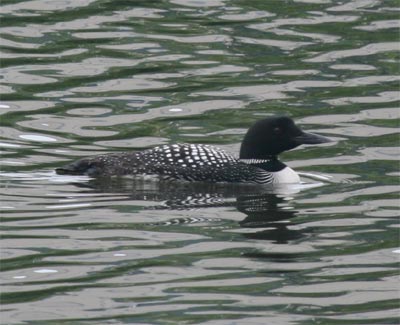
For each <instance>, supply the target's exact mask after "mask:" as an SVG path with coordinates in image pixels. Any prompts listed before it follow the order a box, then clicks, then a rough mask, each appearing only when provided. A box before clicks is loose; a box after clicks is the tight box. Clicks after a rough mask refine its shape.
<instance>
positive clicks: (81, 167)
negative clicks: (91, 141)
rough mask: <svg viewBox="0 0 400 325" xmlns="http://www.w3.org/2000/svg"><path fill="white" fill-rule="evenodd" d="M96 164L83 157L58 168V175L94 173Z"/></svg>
mask: <svg viewBox="0 0 400 325" xmlns="http://www.w3.org/2000/svg"><path fill="white" fill-rule="evenodd" d="M95 173H96V166H95V165H94V164H92V163H91V162H89V161H88V160H87V159H81V160H78V161H75V162H73V163H71V164H68V165H65V166H63V167H60V168H56V174H58V175H94V174H95Z"/></svg>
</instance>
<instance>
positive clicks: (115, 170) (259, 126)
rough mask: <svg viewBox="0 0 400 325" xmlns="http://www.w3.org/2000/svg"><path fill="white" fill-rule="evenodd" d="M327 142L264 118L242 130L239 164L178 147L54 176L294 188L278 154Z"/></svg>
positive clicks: (78, 166) (215, 151) (209, 150)
mask: <svg viewBox="0 0 400 325" xmlns="http://www.w3.org/2000/svg"><path fill="white" fill-rule="evenodd" d="M329 141H330V140H329V139H327V138H325V137H322V136H319V135H316V134H312V133H306V132H303V131H302V130H300V129H299V128H298V127H297V126H296V125H295V124H294V122H293V121H292V120H291V119H290V118H288V117H269V118H266V119H263V120H260V121H258V122H256V123H255V124H254V125H253V126H252V127H251V128H250V129H249V130H248V132H247V134H246V136H245V137H244V139H243V142H242V145H241V149H240V156H239V159H237V158H235V157H234V156H232V155H230V154H229V153H227V152H225V151H224V150H221V149H219V148H217V147H214V146H210V145H201V144H185V143H184V144H172V145H163V146H158V147H155V148H152V149H148V150H144V151H138V152H121V153H114V154H106V155H99V156H94V157H89V158H83V159H80V160H78V161H76V162H74V163H72V164H69V165H67V166H65V167H63V168H58V169H56V172H57V174H72V175H89V176H93V177H98V176H111V175H134V176H135V175H156V176H158V177H159V178H161V179H165V180H185V181H203V182H213V183H216V182H228V183H255V184H271V183H274V184H276V183H298V182H299V181H300V178H299V176H298V175H297V173H296V172H294V171H293V170H292V169H291V168H289V167H287V166H286V165H285V164H284V163H282V162H281V161H279V160H278V158H277V156H278V154H279V153H281V152H283V151H286V150H290V149H293V148H295V147H297V146H299V145H300V144H316V143H324V142H329Z"/></svg>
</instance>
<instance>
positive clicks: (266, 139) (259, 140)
mask: <svg viewBox="0 0 400 325" xmlns="http://www.w3.org/2000/svg"><path fill="white" fill-rule="evenodd" d="M325 142H331V140H330V139H328V138H326V137H323V136H321V135H317V134H313V133H307V132H304V131H302V130H301V129H300V128H299V127H298V126H297V125H296V124H294V122H293V120H292V119H291V118H289V117H286V116H280V117H267V118H265V119H263V120H260V121H258V122H256V123H255V124H254V125H253V126H252V127H250V129H249V130H248V131H247V133H246V135H245V137H244V139H243V142H242V146H241V148H240V159H266V158H269V157H271V156H277V155H278V154H280V153H281V152H283V151H286V150H290V149H293V148H296V147H298V146H299V145H301V144H318V143H325Z"/></svg>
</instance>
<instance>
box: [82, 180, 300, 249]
mask: <svg viewBox="0 0 400 325" xmlns="http://www.w3.org/2000/svg"><path fill="white" fill-rule="evenodd" d="M76 185H78V186H80V187H90V188H91V190H95V191H96V192H103V193H115V192H118V193H124V195H129V197H130V198H132V199H134V200H145V201H154V205H152V206H151V207H146V209H149V208H150V209H157V210H159V209H172V210H184V209H194V208H206V207H229V206H232V207H236V208H237V210H238V211H240V212H242V213H244V214H245V215H246V218H244V219H243V220H242V221H240V222H239V225H240V226H241V227H243V228H254V230H255V231H254V232H247V233H244V234H243V235H244V236H245V237H247V238H250V239H258V240H260V239H262V240H272V241H274V242H276V243H287V242H288V241H290V240H294V239H297V238H300V237H302V234H301V232H300V231H294V230H290V229H288V226H290V225H292V224H293V223H292V220H293V219H294V218H295V217H296V212H297V211H296V210H294V209H292V208H291V206H290V203H291V202H290V196H289V195H293V194H294V193H293V190H292V189H290V188H288V187H280V188H276V187H275V188H273V187H260V186H252V185H234V184H209V183H178V182H154V181H137V180H135V181H133V180H129V179H118V178H107V179H93V180H91V181H89V182H88V183H79V184H76ZM297 191H298V190H297ZM200 221H204V220H200ZM185 222H187V221H186V220H184V219H183V218H182V219H180V220H177V219H174V221H173V222H172V221H171V222H166V223H165V224H170V223H174V224H176V223H185ZM191 222H193V220H191ZM261 228H262V230H261Z"/></svg>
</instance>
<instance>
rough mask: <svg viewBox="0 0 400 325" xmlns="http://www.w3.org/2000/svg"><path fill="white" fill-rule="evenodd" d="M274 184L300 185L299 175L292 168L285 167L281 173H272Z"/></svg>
mask: <svg viewBox="0 0 400 325" xmlns="http://www.w3.org/2000/svg"><path fill="white" fill-rule="evenodd" d="M271 174H273V178H272V182H273V183H274V184H293V183H300V177H299V175H298V174H297V173H296V172H295V171H294V170H293V169H291V168H290V167H287V166H286V167H285V168H284V169H282V170H281V171H279V172H272V173H271Z"/></svg>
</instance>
